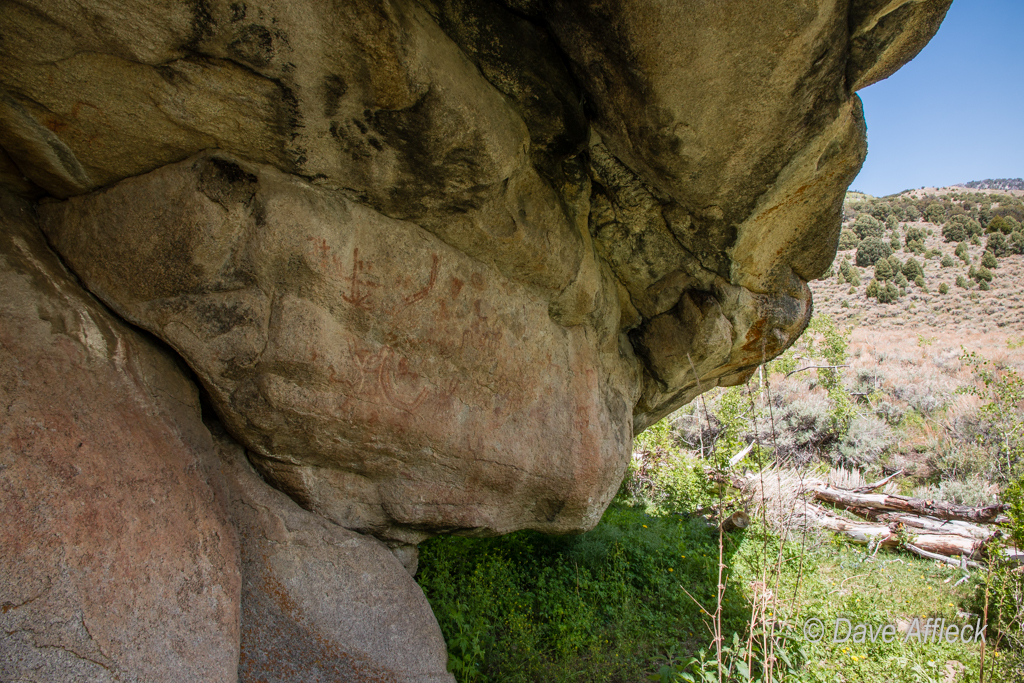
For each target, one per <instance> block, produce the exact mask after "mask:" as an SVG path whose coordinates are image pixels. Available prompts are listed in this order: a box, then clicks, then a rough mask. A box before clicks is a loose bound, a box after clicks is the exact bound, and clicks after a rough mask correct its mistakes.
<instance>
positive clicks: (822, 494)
mask: <svg viewBox="0 0 1024 683" xmlns="http://www.w3.org/2000/svg"><path fill="white" fill-rule="evenodd" d="M808 490H810V491H812V492H813V493H814V497H815V498H816V499H818V500H820V501H824V502H827V503H832V504H833V505H838V506H840V507H843V508H871V509H876V510H885V511H891V512H909V513H911V514H916V515H926V516H930V517H938V518H939V519H946V520H959V521H963V522H974V523H980V524H985V523H992V522H994V521H995V520H996V518H997V517H999V515H1000V513H1001V512H1003V511H1004V510H1006V509H1007V506H1005V505H1003V504H1001V503H998V504H996V505H988V506H985V507H968V506H966V505H955V504H953V503H944V502H936V501H931V500H923V499H921V498H907V497H904V496H896V495H889V494H885V493H874V494H873V493H856V492H854V491H847V490H846V489H839V488H835V487H834V486H827V485H825V486H822V485H817V486H811V487H809V489H808Z"/></svg>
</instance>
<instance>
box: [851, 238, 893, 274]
mask: <svg viewBox="0 0 1024 683" xmlns="http://www.w3.org/2000/svg"><path fill="white" fill-rule="evenodd" d="M891 254H892V248H891V247H890V246H889V245H888V244H886V243H885V242H883V241H882V240H880V239H879V238H877V237H868V238H866V239H865V240H863V241H862V242H861V243H860V246H858V247H857V265H858V266H860V267H861V268H867V267H868V266H873V265H875V264H876V263H878V259H881V258H887V257H888V256H889V255H891Z"/></svg>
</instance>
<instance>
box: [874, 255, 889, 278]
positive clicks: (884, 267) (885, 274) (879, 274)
mask: <svg viewBox="0 0 1024 683" xmlns="http://www.w3.org/2000/svg"><path fill="white" fill-rule="evenodd" d="M892 275H893V273H892V266H890V265H889V261H888V260H886V259H884V258H883V259H878V263H876V264H875V279H876V280H888V279H889V278H891V277H892Z"/></svg>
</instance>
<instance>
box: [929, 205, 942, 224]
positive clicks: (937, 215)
mask: <svg viewBox="0 0 1024 683" xmlns="http://www.w3.org/2000/svg"><path fill="white" fill-rule="evenodd" d="M924 219H925V220H926V221H928V222H929V223H935V224H939V223H942V222H943V221H945V220H946V208H945V207H944V206H942V204H939V203H938V202H932V203H931V204H929V205H928V206H927V207H925V210H924Z"/></svg>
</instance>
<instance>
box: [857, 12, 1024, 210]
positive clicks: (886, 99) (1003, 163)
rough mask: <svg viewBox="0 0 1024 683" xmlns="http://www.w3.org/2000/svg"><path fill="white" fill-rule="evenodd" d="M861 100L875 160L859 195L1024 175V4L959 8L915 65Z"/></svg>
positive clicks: (863, 172)
mask: <svg viewBox="0 0 1024 683" xmlns="http://www.w3.org/2000/svg"><path fill="white" fill-rule="evenodd" d="M859 94H860V96H861V99H862V100H863V101H864V116H865V118H866V119H867V124H868V158H867V161H865V162H864V168H863V169H862V170H861V172H860V175H858V176H857V179H856V180H854V181H853V184H852V185H851V189H856V190H860V191H862V192H867V193H869V194H873V195H876V196H882V195H887V194H893V193H896V192H900V191H901V190H905V189H909V188H915V187H922V186H939V187H941V186H943V185H952V184H955V183H961V182H966V181H969V180H984V179H985V178H1020V177H1024V0H954V2H953V6H952V7H951V8H950V10H949V13H948V14H947V15H946V20H945V21H944V22H943V23H942V27H941V28H940V29H939V32H938V33H937V34H936V35H935V37H934V38H932V41H931V42H930V43H928V45H927V46H925V48H924V50H922V51H921V53H920V54H919V55H918V56H917V57H915V58H914V59H913V61H911V62H910V63H909V64H907V65H906V66H904V67H903V68H902V69H900V70H899V71H897V72H896V73H895V74H894V75H893V76H891V77H889V78H888V79H887V80H884V81H881V82H879V83H876V84H874V85H872V86H869V87H867V88H865V89H863V90H861V91H860V93H859Z"/></svg>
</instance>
